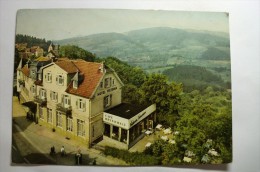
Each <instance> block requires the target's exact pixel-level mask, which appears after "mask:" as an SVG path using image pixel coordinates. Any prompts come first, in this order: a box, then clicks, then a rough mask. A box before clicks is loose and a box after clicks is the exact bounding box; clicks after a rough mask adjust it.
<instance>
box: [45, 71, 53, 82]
mask: <svg viewBox="0 0 260 172" xmlns="http://www.w3.org/2000/svg"><path fill="white" fill-rule="evenodd" d="M45 79H46V81H47V82H51V80H52V77H51V73H50V72H48V73H47V74H46V75H45Z"/></svg>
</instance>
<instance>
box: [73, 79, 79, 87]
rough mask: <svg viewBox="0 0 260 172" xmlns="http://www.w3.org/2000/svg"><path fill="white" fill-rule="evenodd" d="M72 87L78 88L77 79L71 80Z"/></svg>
mask: <svg viewBox="0 0 260 172" xmlns="http://www.w3.org/2000/svg"><path fill="white" fill-rule="evenodd" d="M73 88H78V81H77V80H74V81H73Z"/></svg>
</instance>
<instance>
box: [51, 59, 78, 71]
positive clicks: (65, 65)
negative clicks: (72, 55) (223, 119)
mask: <svg viewBox="0 0 260 172" xmlns="http://www.w3.org/2000/svg"><path fill="white" fill-rule="evenodd" d="M55 64H56V65H58V66H59V67H61V68H62V69H63V70H65V71H66V72H68V73H76V72H78V71H79V70H78V68H77V67H76V66H75V65H74V64H73V62H72V61H71V60H65V59H64V60H58V61H56V62H55Z"/></svg>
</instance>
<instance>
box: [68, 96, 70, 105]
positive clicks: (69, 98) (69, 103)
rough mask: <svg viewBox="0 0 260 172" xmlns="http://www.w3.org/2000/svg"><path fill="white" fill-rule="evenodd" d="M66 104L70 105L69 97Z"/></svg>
mask: <svg viewBox="0 0 260 172" xmlns="http://www.w3.org/2000/svg"><path fill="white" fill-rule="evenodd" d="M68 104H69V105H70V97H69V98H68Z"/></svg>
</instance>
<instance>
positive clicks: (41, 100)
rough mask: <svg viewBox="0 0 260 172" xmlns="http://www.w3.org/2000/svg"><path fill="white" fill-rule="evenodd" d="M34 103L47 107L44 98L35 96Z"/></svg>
mask: <svg viewBox="0 0 260 172" xmlns="http://www.w3.org/2000/svg"><path fill="white" fill-rule="evenodd" d="M34 101H35V102H36V103H39V104H40V105H41V106H46V105H47V99H46V97H40V96H35V97H34Z"/></svg>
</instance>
